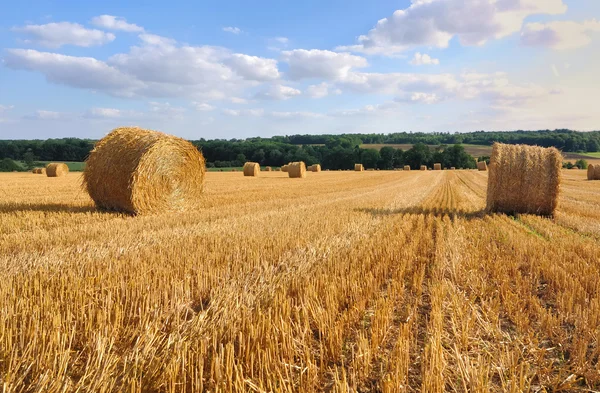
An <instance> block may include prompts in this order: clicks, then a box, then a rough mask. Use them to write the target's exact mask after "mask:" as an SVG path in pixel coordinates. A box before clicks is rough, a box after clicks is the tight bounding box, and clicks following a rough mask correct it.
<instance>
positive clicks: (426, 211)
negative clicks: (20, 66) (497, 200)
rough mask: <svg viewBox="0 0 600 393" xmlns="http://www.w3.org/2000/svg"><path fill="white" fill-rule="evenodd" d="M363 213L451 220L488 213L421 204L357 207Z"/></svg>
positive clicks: (476, 217) (470, 217) (480, 217)
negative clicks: (409, 215) (444, 217)
mask: <svg viewBox="0 0 600 393" xmlns="http://www.w3.org/2000/svg"><path fill="white" fill-rule="evenodd" d="M355 210H356V211H359V212H361V213H369V214H371V215H373V216H391V215H397V214H401V215H402V214H416V215H420V214H422V215H432V216H435V217H443V216H448V217H450V219H451V220H455V219H457V218H462V219H465V220H469V221H470V220H479V219H482V218H484V217H485V216H487V215H488V213H487V212H486V211H485V209H482V210H477V211H464V210H456V209H451V208H442V207H439V208H438V207H436V208H428V207H421V206H411V207H406V208H399V209H385V208H383V209H381V208H380V209H374V208H358V209H355Z"/></svg>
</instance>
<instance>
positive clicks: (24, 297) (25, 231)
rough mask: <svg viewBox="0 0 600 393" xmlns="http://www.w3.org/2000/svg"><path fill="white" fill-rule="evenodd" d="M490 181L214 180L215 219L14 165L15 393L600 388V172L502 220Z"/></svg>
mask: <svg viewBox="0 0 600 393" xmlns="http://www.w3.org/2000/svg"><path fill="white" fill-rule="evenodd" d="M486 183H487V173H485V172H478V171H466V170H465V171H462V170H459V171H427V172H421V171H411V172H403V171H401V172H398V171H375V172H361V173H358V172H337V171H333V172H321V173H309V174H308V176H307V178H306V179H288V178H287V176H286V174H285V173H281V172H269V173H264V172H261V174H260V177H258V178H245V177H243V176H242V174H241V173H235V172H234V173H226V172H224V173H208V174H207V175H206V191H205V195H204V196H203V207H202V208H200V209H199V210H198V211H194V212H186V213H171V214H162V215H151V216H140V217H131V216H127V215H122V214H116V213H104V212H99V211H96V210H95V208H94V207H93V204H92V202H91V200H90V199H89V197H88V196H87V195H86V194H85V193H84V192H83V191H82V189H81V186H80V184H81V182H80V175H79V174H75V173H73V174H69V175H68V176H67V177H64V178H55V179H50V178H46V177H39V176H35V175H32V174H20V173H19V174H12V173H11V174H0V184H1V185H2V187H1V188H0V299H1V300H0V387H1V388H2V392H3V393H4V392H76V391H94V392H122V391H128V392H198V391H211V392H217V391H218V392H322V391H328V392H525V391H535V392H544V391H546V392H550V391H552V392H571V391H598V390H600V365H599V364H598V360H599V358H600V348H599V346H598V342H599V341H600V340H599V339H600V328H599V326H600V188H599V187H600V182H591V181H587V180H585V171H563V184H562V187H561V198H560V204H559V209H558V212H557V214H556V215H555V217H552V218H549V217H538V216H533V215H517V216H506V215H502V214H487V213H485V211H484V208H485V196H486Z"/></svg>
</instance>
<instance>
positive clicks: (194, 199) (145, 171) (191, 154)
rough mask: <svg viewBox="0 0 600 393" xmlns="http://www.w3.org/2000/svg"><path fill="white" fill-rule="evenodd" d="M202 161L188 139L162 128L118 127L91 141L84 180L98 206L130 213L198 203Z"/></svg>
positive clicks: (201, 157)
mask: <svg viewBox="0 0 600 393" xmlns="http://www.w3.org/2000/svg"><path fill="white" fill-rule="evenodd" d="M205 172H206V166H205V161H204V156H203V155H202V153H200V152H199V151H198V149H197V148H196V147H195V146H194V145H192V144H191V143H190V142H188V141H186V140H184V139H181V138H178V137H175V136H171V135H167V134H163V133H162V132H157V131H150V130H144V129H141V128H137V127H134V128H128V127H126V128H117V129H115V130H113V131H112V132H110V133H109V134H108V135H107V136H105V137H104V138H103V139H101V140H100V141H98V143H96V146H95V147H94V150H92V152H91V153H90V156H89V158H88V160H87V164H86V167H85V170H84V172H83V185H84V187H85V188H86V189H87V191H88V193H89V194H90V197H91V198H92V199H93V200H94V202H95V203H96V205H97V206H98V207H99V208H101V209H106V210H116V211H122V212H127V213H131V214H149V213H150V214H151V213H159V212H163V211H184V210H187V209H190V208H193V207H196V206H198V205H199V201H200V196H201V194H202V191H203V185H204V174H205Z"/></svg>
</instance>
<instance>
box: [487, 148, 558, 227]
mask: <svg viewBox="0 0 600 393" xmlns="http://www.w3.org/2000/svg"><path fill="white" fill-rule="evenodd" d="M561 169H562V155H561V154H560V152H559V151H558V150H557V149H555V148H543V147H538V146H526V145H505V144H501V143H495V144H494V146H493V149H492V156H491V159H490V167H489V177H488V189H487V210H488V211H491V212H502V213H508V214H514V213H524V214H525V213H530V214H540V215H552V214H554V211H555V210H556V207H557V205H558V194H559V188H560V181H561V173H562V170H561Z"/></svg>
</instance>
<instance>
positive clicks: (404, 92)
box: [0, 0, 600, 139]
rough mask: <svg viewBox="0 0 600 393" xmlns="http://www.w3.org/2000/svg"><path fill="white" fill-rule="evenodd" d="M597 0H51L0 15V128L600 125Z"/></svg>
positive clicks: (242, 133)
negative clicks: (288, 0) (89, 0)
mask: <svg viewBox="0 0 600 393" xmlns="http://www.w3.org/2000/svg"><path fill="white" fill-rule="evenodd" d="M598 19H600V2H598V1H582V0H570V1H569V0H412V1H410V0H403V1H388V0H383V1H372V2H368V3H365V2H364V1H357V0H345V1H338V0H335V1H327V2H323V1H313V0H309V1H303V2H296V3H292V2H282V1H254V2H248V1H223V2H177V1H171V2H158V1H150V2H148V1H146V2H143V3H142V2H135V1H128V2H117V1H105V2H75V1H63V2H56V1H53V2H50V1H29V2H27V4H26V5H25V4H20V5H19V6H16V5H11V6H8V7H7V6H4V7H3V10H2V13H0V138H2V139H5V138H41V139H44V138H51V137H68V136H74V137H89V138H99V137H102V136H103V135H105V134H106V133H107V132H109V131H110V130H111V129H112V128H115V127H117V126H121V125H138V126H141V127H144V128H150V129H158V130H161V131H165V132H168V133H172V134H176V135H179V136H182V137H186V138H193V139H197V138H243V137H250V136H272V135H285V134H295V133H342V132H384V133H388V132H396V131H425V132H430V131H460V132H464V131H473V130H510V129H545V128H563V127H565V128H572V129H578V130H593V129H600V127H599V124H600V111H598V110H597V109H596V107H597V105H596V104H595V101H596V100H597V97H598V96H599V95H600V83H599V82H600V77H599V76H598V73H597V70H598V69H600V56H599V55H598V53H600V52H599V49H600V21H599V20H598Z"/></svg>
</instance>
